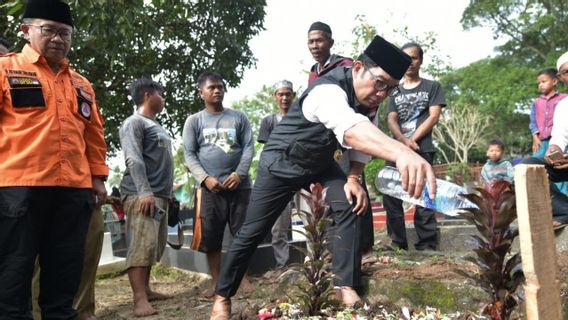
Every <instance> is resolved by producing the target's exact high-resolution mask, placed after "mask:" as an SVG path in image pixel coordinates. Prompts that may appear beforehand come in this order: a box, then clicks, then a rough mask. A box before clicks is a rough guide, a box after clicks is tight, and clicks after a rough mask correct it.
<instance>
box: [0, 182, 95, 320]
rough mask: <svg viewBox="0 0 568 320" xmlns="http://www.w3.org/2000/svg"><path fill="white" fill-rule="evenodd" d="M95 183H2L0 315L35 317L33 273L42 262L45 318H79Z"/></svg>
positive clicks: (3, 317)
mask: <svg viewBox="0 0 568 320" xmlns="http://www.w3.org/2000/svg"><path fill="white" fill-rule="evenodd" d="M93 208H94V198H93V195H92V192H91V189H76V188H62V187H3V188H0V319H1V320H8V319H10V320H13V319H32V314H31V279H32V274H33V270H34V263H35V259H36V257H38V256H39V263H40V266H41V274H40V278H41V279H40V293H39V305H40V307H41V314H42V319H44V320H52V319H78V316H77V312H76V311H75V310H74V309H73V307H72V305H73V298H74V297H75V293H76V292H77V289H78V287H79V282H80V280H81V272H82V268H83V256H84V247H85V237H86V234H87V229H88V226H89V220H90V215H91V212H92V210H93Z"/></svg>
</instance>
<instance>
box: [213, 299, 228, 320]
mask: <svg viewBox="0 0 568 320" xmlns="http://www.w3.org/2000/svg"><path fill="white" fill-rule="evenodd" d="M230 318H231V299H229V298H225V297H222V296H220V295H218V294H216V295H215V297H214V298H213V308H211V318H210V320H229V319H230Z"/></svg>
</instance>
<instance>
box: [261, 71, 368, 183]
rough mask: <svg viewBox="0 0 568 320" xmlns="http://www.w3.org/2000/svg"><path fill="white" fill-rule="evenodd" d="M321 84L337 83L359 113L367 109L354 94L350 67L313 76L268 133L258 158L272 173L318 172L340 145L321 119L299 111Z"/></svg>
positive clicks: (301, 174)
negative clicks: (310, 81) (284, 114)
mask: <svg viewBox="0 0 568 320" xmlns="http://www.w3.org/2000/svg"><path fill="white" fill-rule="evenodd" d="M321 84H336V85H338V86H339V87H341V89H343V90H344V91H345V93H346V94H347V99H348V102H349V106H351V107H352V108H353V109H354V110H355V111H356V112H358V113H361V114H364V115H367V114H368V113H369V109H368V108H365V107H363V106H362V105H360V104H359V103H358V102H357V100H356V98H355V91H354V90H353V76H352V74H351V67H339V68H336V69H334V70H333V71H331V72H329V73H327V74H326V75H324V76H323V77H320V78H318V79H316V81H314V83H313V84H312V85H311V86H310V87H308V89H306V91H305V92H304V93H303V94H302V96H301V97H300V98H299V99H298V101H297V102H295V103H294V104H292V106H291V107H290V110H289V111H288V113H287V114H286V116H285V117H284V118H283V119H282V120H281V121H280V123H279V124H278V125H277V126H276V127H275V128H274V130H273V131H272V133H271V134H270V139H268V142H267V143H266V145H265V147H264V149H263V151H262V156H261V159H260V161H261V165H264V166H266V167H267V168H268V171H269V172H270V173H271V174H273V175H275V176H277V177H281V178H299V177H304V176H308V175H315V174H318V173H320V172H322V171H324V170H326V169H327V168H329V167H330V166H331V165H333V163H334V161H335V160H334V158H333V155H334V153H335V151H336V150H337V149H338V148H340V144H339V142H338V141H337V139H336V137H335V134H334V133H333V131H332V130H330V129H327V128H326V127H325V126H324V125H323V124H321V123H314V122H310V121H308V120H307V119H306V118H305V117H304V114H303V113H302V103H303V101H304V99H305V98H306V97H307V96H308V94H309V93H310V91H311V90H312V89H313V88H314V87H316V86H318V85H321Z"/></svg>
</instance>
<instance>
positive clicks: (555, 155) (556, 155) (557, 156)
mask: <svg viewBox="0 0 568 320" xmlns="http://www.w3.org/2000/svg"><path fill="white" fill-rule="evenodd" d="M547 157H548V159H550V160H551V161H552V162H556V161H562V160H564V154H563V153H562V152H558V150H554V151H552V152H551V153H549V154H548V156H547Z"/></svg>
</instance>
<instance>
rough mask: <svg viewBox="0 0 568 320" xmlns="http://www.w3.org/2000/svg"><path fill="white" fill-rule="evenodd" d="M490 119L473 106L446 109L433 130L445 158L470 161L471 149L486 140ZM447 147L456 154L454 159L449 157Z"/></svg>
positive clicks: (462, 161) (446, 159)
mask: <svg viewBox="0 0 568 320" xmlns="http://www.w3.org/2000/svg"><path fill="white" fill-rule="evenodd" d="M490 120H491V117H490V116H489V115H487V114H486V113H482V112H481V111H479V110H477V109H475V108H473V107H471V106H459V105H455V106H453V107H452V108H447V109H444V110H443V112H442V116H441V117H440V121H439V122H438V124H437V125H436V126H435V127H434V130H433V132H432V133H433V136H434V139H436V141H437V142H438V144H440V145H441V147H438V150H440V151H441V154H442V156H443V157H444V160H445V161H446V162H448V163H450V162H454V161H456V160H459V162H461V163H468V162H469V152H470V150H471V149H473V148H475V147H476V146H479V145H481V144H482V142H484V141H485V137H486V135H487V128H488V127H489V126H490V123H489V121H490ZM446 148H447V149H449V151H451V153H452V154H454V158H453V159H452V160H450V159H449V158H448V156H447V154H446V151H445V149H446Z"/></svg>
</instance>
